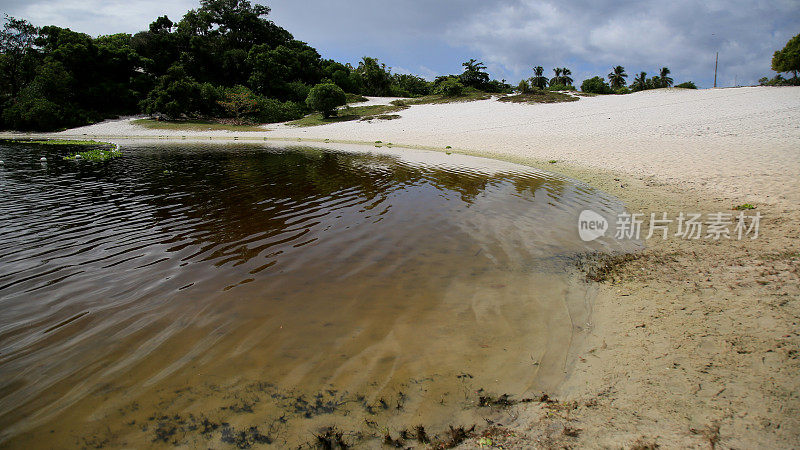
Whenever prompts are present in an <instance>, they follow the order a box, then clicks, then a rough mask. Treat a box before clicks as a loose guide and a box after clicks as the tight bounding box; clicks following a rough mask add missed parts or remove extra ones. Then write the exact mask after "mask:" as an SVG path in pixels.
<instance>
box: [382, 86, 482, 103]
mask: <svg viewBox="0 0 800 450" xmlns="http://www.w3.org/2000/svg"><path fill="white" fill-rule="evenodd" d="M490 98H492V94H488V93H486V92H481V91H471V90H467V91H464V94H463V95H459V96H458V97H445V96H444V95H438V94H437V95H425V96H422V97H415V98H404V99H402V100H394V101H393V102H392V104H393V105H396V106H411V105H435V104H441V103H458V102H474V101H476V100H488V99H490Z"/></svg>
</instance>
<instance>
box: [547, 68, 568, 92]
mask: <svg viewBox="0 0 800 450" xmlns="http://www.w3.org/2000/svg"><path fill="white" fill-rule="evenodd" d="M553 73H554V74H555V76H554V77H553V78H551V79H550V83H549V84H550V86H558V87H560V86H572V78H570V75H572V71H571V70H569V69H567V68H566V67H556V68H554V69H553ZM553 90H564V89H553Z"/></svg>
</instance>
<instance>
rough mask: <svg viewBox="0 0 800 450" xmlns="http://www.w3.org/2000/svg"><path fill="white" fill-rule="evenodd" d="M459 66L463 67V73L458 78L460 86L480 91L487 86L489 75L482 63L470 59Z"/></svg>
mask: <svg viewBox="0 0 800 450" xmlns="http://www.w3.org/2000/svg"><path fill="white" fill-rule="evenodd" d="M461 65H462V66H463V67H464V72H463V73H462V74H461V75H460V76H459V81H460V82H461V84H462V85H464V86H468V87H473V88H475V89H479V90H481V89H484V88H485V87H486V85H487V84H489V74H488V73H486V66H485V65H484V64H483V63H482V62H478V61H477V60H475V59H470V60H469V61H467V62H465V63H463V64H461Z"/></svg>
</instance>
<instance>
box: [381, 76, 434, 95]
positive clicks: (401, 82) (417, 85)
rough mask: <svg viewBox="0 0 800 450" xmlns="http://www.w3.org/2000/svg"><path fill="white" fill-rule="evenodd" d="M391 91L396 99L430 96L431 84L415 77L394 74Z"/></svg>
mask: <svg viewBox="0 0 800 450" xmlns="http://www.w3.org/2000/svg"><path fill="white" fill-rule="evenodd" d="M391 91H392V95H394V96H396V97H419V96H422V95H428V94H430V92H431V83H430V82H428V81H427V80H425V79H424V78H421V77H418V76H414V75H409V74H394V75H392V87H391Z"/></svg>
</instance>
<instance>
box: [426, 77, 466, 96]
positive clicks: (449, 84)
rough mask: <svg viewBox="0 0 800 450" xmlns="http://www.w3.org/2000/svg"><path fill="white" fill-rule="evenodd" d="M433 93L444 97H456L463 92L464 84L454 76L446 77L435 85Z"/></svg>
mask: <svg viewBox="0 0 800 450" xmlns="http://www.w3.org/2000/svg"><path fill="white" fill-rule="evenodd" d="M433 93H434V94H439V95H443V96H445V97H458V96H460V95H461V94H463V93H464V85H463V84H461V83H460V82H459V81H458V80H456V79H454V78H447V79H446V80H443V81H442V82H441V83H439V84H438V85H437V86H436V89H435V90H434V91H433Z"/></svg>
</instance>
